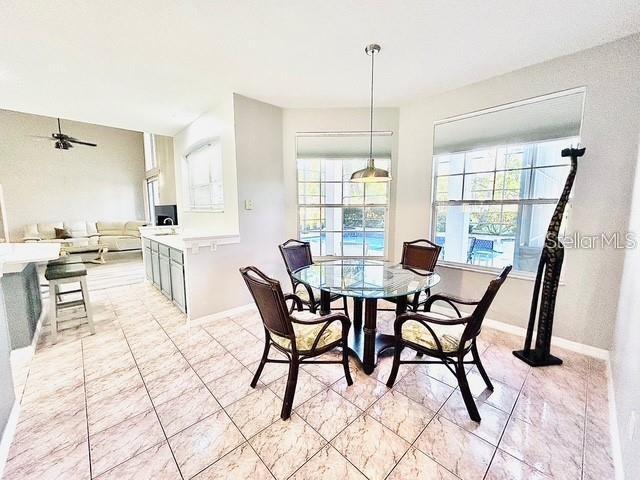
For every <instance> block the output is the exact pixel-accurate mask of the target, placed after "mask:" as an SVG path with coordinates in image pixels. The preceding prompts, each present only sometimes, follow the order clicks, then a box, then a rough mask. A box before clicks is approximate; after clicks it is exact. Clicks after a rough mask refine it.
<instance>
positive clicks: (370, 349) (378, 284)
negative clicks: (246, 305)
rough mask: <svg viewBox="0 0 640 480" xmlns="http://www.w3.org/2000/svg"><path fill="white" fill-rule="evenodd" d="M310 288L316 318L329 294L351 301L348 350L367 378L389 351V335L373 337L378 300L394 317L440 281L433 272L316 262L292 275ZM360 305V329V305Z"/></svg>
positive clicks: (350, 262)
mask: <svg viewBox="0 0 640 480" xmlns="http://www.w3.org/2000/svg"><path fill="white" fill-rule="evenodd" d="M292 275H293V277H294V278H296V279H297V280H299V281H300V282H302V283H305V284H307V285H309V286H310V287H311V288H314V289H317V290H320V314H321V315H326V314H328V313H329V312H330V310H329V303H330V297H331V294H336V293H337V294H339V295H346V296H348V297H352V298H353V305H354V308H353V309H354V312H353V318H352V320H353V328H352V329H351V331H350V333H349V348H350V350H351V353H352V354H353V355H354V356H355V357H356V358H357V359H358V360H359V361H360V363H361V364H362V368H363V370H364V371H365V373H367V374H371V373H372V372H373V370H374V369H375V367H376V364H377V360H378V355H380V354H382V353H384V352H390V351H392V349H391V347H393V345H394V339H393V335H385V334H377V333H376V320H377V312H378V300H379V299H394V302H395V303H396V313H397V314H400V313H403V312H405V311H406V309H407V296H408V295H413V294H415V293H419V292H423V291H425V290H427V289H429V288H431V287H433V286H435V285H436V284H438V282H439V281H440V276H439V275H438V274H437V273H434V272H427V271H424V270H417V269H413V268H409V267H405V266H403V265H400V264H397V263H391V262H384V261H379V260H365V259H348V260H332V261H327V262H318V263H314V264H312V265H309V266H306V267H302V268H300V269H298V270H296V271H294V272H293V273H292ZM363 303H364V327H363V325H362V305H363Z"/></svg>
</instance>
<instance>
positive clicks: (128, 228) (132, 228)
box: [124, 220, 147, 237]
mask: <svg viewBox="0 0 640 480" xmlns="http://www.w3.org/2000/svg"><path fill="white" fill-rule="evenodd" d="M146 224H147V222H145V221H141V220H136V221H133V222H127V223H125V224H124V234H125V235H130V236H132V237H139V236H140V227H144V226H145V225H146Z"/></svg>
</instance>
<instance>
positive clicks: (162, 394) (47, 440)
mask: <svg viewBox="0 0 640 480" xmlns="http://www.w3.org/2000/svg"><path fill="white" fill-rule="evenodd" d="M92 300H93V303H94V305H95V310H96V320H97V330H98V333H97V334H96V335H95V336H89V335H88V331H87V328H86V326H85V325H79V324H78V322H77V321H73V320H72V321H70V322H67V324H66V330H65V331H64V332H63V334H62V335H61V336H60V338H61V339H60V341H59V342H58V344H56V345H55V346H51V345H49V340H48V335H47V334H46V329H45V334H44V335H43V336H42V338H41V342H40V346H39V348H38V351H37V353H36V355H35V357H34V358H33V360H32V362H31V363H30V365H29V366H28V367H26V373H25V374H24V376H25V377H26V381H25V382H18V385H17V387H16V389H17V391H18V393H19V395H20V398H21V414H20V418H19V422H18V427H17V432H16V436H15V439H14V441H13V444H12V446H11V449H10V453H9V460H8V462H7V466H6V470H5V474H4V478H5V479H7V480H9V479H12V480H13V479H20V480H25V479H39V480H43V479H65V480H70V479H89V478H96V479H100V480H107V479H118V480H123V479H136V480H139V479H153V480H161V479H181V478H182V479H190V478H196V479H199V480H203V479H252V480H257V479H272V478H274V477H275V478H277V479H286V478H293V479H365V478H369V479H384V478H388V479H409V478H421V479H425V478H426V479H457V478H461V479H465V480H473V479H483V478H484V479H491V480H497V479H548V478H555V479H562V480H574V479H575V480H578V479H584V480H589V479H610V478H613V477H614V474H613V467H612V461H611V447H610V443H609V434H608V405H607V401H608V400H607V378H606V368H605V364H604V363H603V362H600V361H597V360H593V359H589V358H587V357H583V356H580V355H577V354H574V353H571V352H565V351H558V350H557V351H556V352H555V353H557V354H559V355H560V356H561V357H563V358H564V359H565V365H564V366H562V367H549V368H544V369H530V368H529V367H527V366H526V365H524V364H523V363H521V362H519V361H518V360H517V359H515V357H513V356H512V355H511V350H512V349H514V348H516V347H519V346H520V344H521V339H520V338H517V337H513V336H510V335H507V334H504V333H501V332H498V331H495V330H490V329H485V330H484V331H483V333H482V336H481V342H480V344H481V345H480V346H481V351H482V358H483V359H484V362H485V366H486V369H487V371H488V372H489V374H490V376H492V377H493V381H494V384H495V391H494V392H493V393H491V392H489V391H486V390H484V385H483V383H482V379H481V378H480V376H479V375H478V374H477V372H475V371H473V370H471V371H470V373H469V375H470V381H471V385H472V389H473V391H474V395H475V396H476V397H477V401H478V404H479V408H480V412H481V415H482V417H483V421H482V423H480V424H476V423H474V422H472V421H470V420H469V418H468V416H467V414H466V410H465V408H464V404H463V403H462V400H461V397H460V394H459V392H458V390H457V389H456V383H455V380H454V378H453V376H452V375H451V374H450V373H449V372H448V371H446V370H443V369H442V368H441V367H439V366H429V367H425V366H417V367H413V366H403V367H402V369H401V371H400V377H399V380H398V381H397V383H396V385H395V386H394V388H393V389H388V388H387V387H386V386H385V385H384V381H385V380H386V378H387V376H388V372H389V370H390V366H391V359H390V358H384V359H383V360H382V361H381V363H380V364H379V366H378V368H377V369H376V371H375V372H374V374H373V375H371V376H367V375H365V374H364V373H363V372H362V371H361V370H359V369H358V368H357V367H356V366H355V364H354V365H353V366H352V375H353V377H354V381H355V383H354V385H353V386H351V387H348V386H347V385H346V382H345V380H344V378H343V375H342V370H341V367H340V366H339V365H328V366H318V365H309V366H305V367H303V368H304V372H303V373H301V375H300V377H299V383H298V390H297V394H296V398H295V409H294V413H293V415H292V417H291V419H290V420H288V421H282V420H280V418H279V412H280V408H281V402H282V395H283V392H284V384H285V377H284V376H285V375H286V366H283V365H277V364H271V365H267V366H266V368H265V371H264V373H263V377H262V379H261V383H260V384H259V386H258V387H257V388H256V389H255V390H254V389H251V388H250V387H249V382H250V380H251V377H252V373H253V371H254V370H255V368H256V365H257V361H258V359H259V358H260V353H261V349H262V347H261V345H262V339H261V337H262V327H261V324H260V320H259V317H258V315H257V314H256V313H254V312H250V313H247V314H244V315H240V316H237V317H233V318H226V319H223V320H219V321H215V322H209V323H205V324H201V325H189V324H187V322H186V320H185V317H184V316H183V315H182V314H181V313H180V312H179V311H178V310H177V309H176V308H175V307H174V306H173V305H171V304H170V303H169V302H168V301H167V300H166V299H164V297H163V296H162V295H161V294H160V293H159V292H158V291H157V290H155V289H154V288H153V287H151V286H149V285H146V284H144V283H136V284H133V285H128V286H120V287H113V288H106V289H101V290H96V291H93V292H92ZM380 316H381V320H380V322H379V323H380V328H381V330H387V331H388V330H389V329H390V328H391V321H392V317H390V315H389V313H388V312H384V313H383V312H381V313H380ZM407 354H408V353H407Z"/></svg>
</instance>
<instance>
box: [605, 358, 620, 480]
mask: <svg viewBox="0 0 640 480" xmlns="http://www.w3.org/2000/svg"><path fill="white" fill-rule="evenodd" d="M607 377H608V381H607V388H608V390H609V392H608V393H609V435H610V436H611V455H612V457H613V465H614V467H615V472H616V480H624V467H623V464H622V445H621V444H620V429H619V428H618V409H617V408H616V391H615V388H614V387H613V371H612V370H611V358H608V359H607Z"/></svg>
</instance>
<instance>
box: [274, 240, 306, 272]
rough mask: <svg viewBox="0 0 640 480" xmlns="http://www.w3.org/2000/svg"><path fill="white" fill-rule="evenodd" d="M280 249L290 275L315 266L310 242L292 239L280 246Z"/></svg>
mask: <svg viewBox="0 0 640 480" xmlns="http://www.w3.org/2000/svg"><path fill="white" fill-rule="evenodd" d="M278 248H279V249H280V254H281V255H282V259H283V260H284V264H285V266H286V267H287V273H289V275H291V273H292V272H295V271H296V270H298V269H299V268H302V267H306V266H309V265H311V264H313V257H312V256H311V245H310V244H309V242H301V241H300V240H295V239H293V238H291V239H289V240H287V241H286V242H284V243H283V244H282V245H278Z"/></svg>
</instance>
